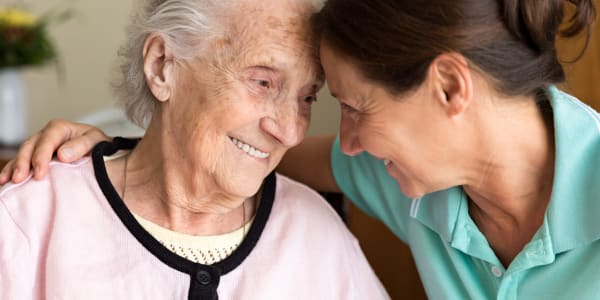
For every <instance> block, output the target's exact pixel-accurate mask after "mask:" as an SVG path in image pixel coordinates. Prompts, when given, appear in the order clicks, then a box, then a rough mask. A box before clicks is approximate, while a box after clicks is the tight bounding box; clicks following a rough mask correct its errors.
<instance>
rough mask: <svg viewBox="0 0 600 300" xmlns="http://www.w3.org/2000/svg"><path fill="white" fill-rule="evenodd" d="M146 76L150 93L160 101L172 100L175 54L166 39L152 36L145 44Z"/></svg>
mask: <svg viewBox="0 0 600 300" xmlns="http://www.w3.org/2000/svg"><path fill="white" fill-rule="evenodd" d="M143 57H144V74H145V76H146V83H147V84H148V87H149V88H150V91H151V92H152V94H153V95H154V97H155V98H156V99H157V100H158V101H167V100H169V98H171V91H172V90H171V89H172V88H173V84H174V82H173V78H174V76H173V52H172V51H171V49H170V48H169V46H168V44H167V42H166V41H165V39H164V38H163V37H162V36H160V35H155V34H152V35H150V36H148V38H147V39H146V43H145V44H144V52H143Z"/></svg>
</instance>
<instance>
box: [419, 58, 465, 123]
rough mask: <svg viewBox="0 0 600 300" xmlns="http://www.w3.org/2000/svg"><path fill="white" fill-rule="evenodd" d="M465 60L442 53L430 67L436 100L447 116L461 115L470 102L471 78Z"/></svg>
mask: <svg viewBox="0 0 600 300" xmlns="http://www.w3.org/2000/svg"><path fill="white" fill-rule="evenodd" d="M471 72H472V71H471V69H470V68H469V64H468V61H467V59H466V58H465V57H464V56H462V55H460V54H458V53H444V54H440V55H439V56H438V57H436V58H435V59H434V60H433V62H432V63H431V66H430V75H431V77H432V79H433V80H434V87H435V91H436V96H437V97H436V98H437V99H438V101H439V103H440V104H441V105H442V106H443V108H444V109H445V111H446V113H447V115H449V116H455V115H459V114H461V113H463V112H464V111H465V110H466V109H467V107H468V106H469V104H470V103H471V101H472V95H473V78H472V76H471Z"/></svg>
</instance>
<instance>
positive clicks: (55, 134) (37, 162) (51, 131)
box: [31, 120, 72, 179]
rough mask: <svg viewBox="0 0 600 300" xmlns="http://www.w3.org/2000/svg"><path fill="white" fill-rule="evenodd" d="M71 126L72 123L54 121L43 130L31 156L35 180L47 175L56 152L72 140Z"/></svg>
mask: <svg viewBox="0 0 600 300" xmlns="http://www.w3.org/2000/svg"><path fill="white" fill-rule="evenodd" d="M69 124H71V123H69V122H66V121H62V120H52V121H50V122H48V124H47V125H46V127H45V128H44V129H43V130H42V132H41V134H40V136H39V138H38V140H37V142H36V143H35V146H34V149H33V153H32V155H31V164H32V165H33V176H34V178H35V179H41V178H43V177H44V176H45V175H46V173H47V172H48V165H49V164H50V161H51V160H52V155H53V154H54V151H55V150H56V149H57V148H58V147H59V146H60V145H62V144H63V143H64V142H66V141H68V140H69V139H70V138H71V133H72V130H71V128H70V127H69V126H70V125H69Z"/></svg>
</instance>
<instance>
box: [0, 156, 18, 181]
mask: <svg viewBox="0 0 600 300" xmlns="http://www.w3.org/2000/svg"><path fill="white" fill-rule="evenodd" d="M14 163H15V161H14V160H11V161H9V162H7V163H6V164H5V165H4V168H2V171H1V172H0V185H3V184H6V183H7V182H9V181H10V178H11V177H12V172H13V171H14Z"/></svg>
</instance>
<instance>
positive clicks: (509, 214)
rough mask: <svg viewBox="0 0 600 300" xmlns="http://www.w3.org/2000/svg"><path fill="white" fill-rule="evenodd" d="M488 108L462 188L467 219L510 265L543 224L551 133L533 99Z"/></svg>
mask: <svg viewBox="0 0 600 300" xmlns="http://www.w3.org/2000/svg"><path fill="white" fill-rule="evenodd" d="M492 103H493V105H491V106H489V107H487V108H481V109H486V110H487V112H486V113H484V114H481V115H482V116H485V117H484V118H481V119H480V120H479V123H480V125H481V126H478V128H479V129H478V130H479V131H480V132H479V134H477V135H476V136H477V137H478V138H477V140H476V141H474V143H472V144H471V145H472V148H471V149H472V150H471V152H470V154H471V155H472V156H471V157H475V158H476V159H474V160H471V161H472V162H473V161H474V163H472V165H471V168H470V171H469V174H468V175H467V176H465V178H467V179H466V180H465V183H464V185H463V186H464V189H465V192H466V193H467V194H468V196H469V198H470V199H471V201H470V204H469V212H470V215H471V217H472V218H473V220H474V221H475V223H476V224H477V225H478V227H479V228H480V230H481V231H482V233H483V234H484V235H485V236H486V238H488V241H489V242H490V245H491V246H492V248H494V250H495V251H496V253H497V255H498V256H499V258H500V259H501V261H503V263H505V264H508V263H509V262H510V261H512V259H513V258H514V256H516V254H518V252H519V251H520V250H521V249H522V248H523V246H524V245H525V244H527V243H528V242H529V241H530V240H531V238H532V236H533V235H534V234H535V232H536V231H537V230H538V228H539V227H540V226H541V224H542V223H543V220H544V215H545V211H546V207H547V205H548V202H549V200H550V195H551V192H552V181H553V178H554V138H553V136H554V133H553V129H552V128H553V127H552V120H551V118H547V117H544V114H542V112H541V110H540V108H539V107H538V105H537V104H536V103H535V101H534V100H533V99H496V100H494V101H489V104H492ZM499 103H500V104H499Z"/></svg>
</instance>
